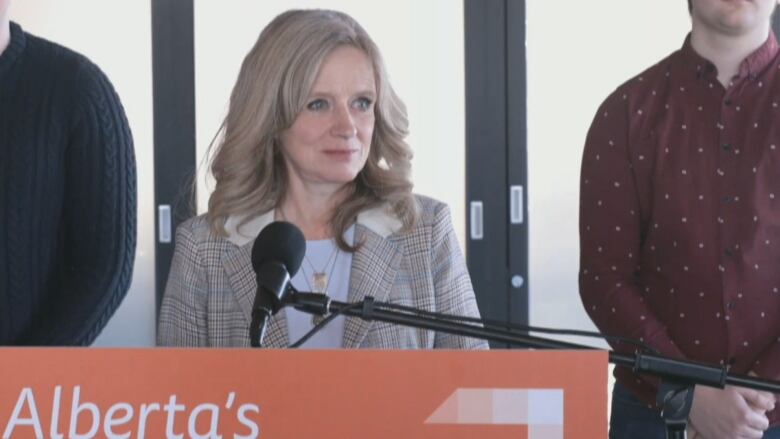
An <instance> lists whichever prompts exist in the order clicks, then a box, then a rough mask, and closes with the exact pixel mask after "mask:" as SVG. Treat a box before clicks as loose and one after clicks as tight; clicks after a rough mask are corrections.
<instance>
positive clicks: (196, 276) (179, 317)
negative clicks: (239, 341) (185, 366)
mask: <svg viewBox="0 0 780 439" xmlns="http://www.w3.org/2000/svg"><path fill="white" fill-rule="evenodd" d="M190 224H191V223H190V222H186V223H184V224H182V225H181V226H179V227H178V228H177V230H176V248H175V249H174V253H173V260H172V262H171V270H170V272H169V274H168V283H167V284H166V286H165V294H164V296H163V301H162V306H161V307H160V321H159V326H158V329H157V344H158V345H159V346H190V347H203V346H208V336H207V333H208V328H207V324H208V323H207V322H208V320H207V317H206V316H207V314H208V283H207V281H206V272H205V265H204V264H203V258H202V257H201V255H200V254H199V251H198V245H197V241H196V240H195V236H194V234H193V233H192V230H191V229H190V227H189V226H190Z"/></svg>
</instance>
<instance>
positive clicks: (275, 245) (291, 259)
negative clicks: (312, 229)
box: [252, 221, 306, 277]
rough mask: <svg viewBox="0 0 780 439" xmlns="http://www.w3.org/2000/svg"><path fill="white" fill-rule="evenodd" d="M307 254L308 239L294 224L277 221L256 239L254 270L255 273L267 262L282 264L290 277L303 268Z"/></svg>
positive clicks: (253, 249)
mask: <svg viewBox="0 0 780 439" xmlns="http://www.w3.org/2000/svg"><path fill="white" fill-rule="evenodd" d="M305 253H306V238H304V237H303V233H302V232H301V230H300V229H299V228H298V227H296V226H295V225H294V224H291V223H288V222H284V221H275V222H273V223H271V224H269V225H267V226H266V227H265V228H264V229H263V230H261V231H260V233H259V234H258V235H257V239H255V243H254V245H253V246H252V268H253V269H254V270H255V273H256V272H257V271H258V270H259V269H260V267H262V266H263V264H264V263H265V262H267V261H276V262H281V263H282V264H284V266H285V267H286V268H287V272H288V273H289V274H290V277H293V276H295V273H297V272H298V269H299V268H301V262H302V261H303V255H304V254H305Z"/></svg>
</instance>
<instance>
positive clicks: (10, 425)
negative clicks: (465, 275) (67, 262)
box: [0, 348, 607, 439]
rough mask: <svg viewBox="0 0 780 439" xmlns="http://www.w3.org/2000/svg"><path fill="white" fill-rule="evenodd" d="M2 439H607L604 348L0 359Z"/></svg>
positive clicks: (1, 354)
mask: <svg viewBox="0 0 780 439" xmlns="http://www.w3.org/2000/svg"><path fill="white" fill-rule="evenodd" d="M0 376H2V381H0V431H2V438H35V437H43V438H52V439H61V438H74V439H77V438H93V437H106V438H150V439H160V438H171V439H183V438H210V439H241V438H339V439H341V438H371V439H383V438H388V439H389V438H393V439H397V438H432V439H436V438H441V439H444V438H447V439H453V438H455V439H457V438H464V439H465V438H476V437H479V438H513V439H523V438H528V439H558V438H586V439H591V438H593V439H597V438H606V437H607V353H606V352H604V351H519V350H514V351H482V352H477V351H379V350H321V351H317V350H250V349H162V348H158V349H98V348H2V349H0Z"/></svg>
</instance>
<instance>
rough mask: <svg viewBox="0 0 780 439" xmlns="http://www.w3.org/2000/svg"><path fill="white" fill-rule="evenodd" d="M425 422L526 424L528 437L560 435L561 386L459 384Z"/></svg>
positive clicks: (559, 438)
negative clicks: (475, 386)
mask: <svg viewBox="0 0 780 439" xmlns="http://www.w3.org/2000/svg"><path fill="white" fill-rule="evenodd" d="M425 423H426V424H483V425H485V424H487V425H527V426H528V439H563V389H490V388H488V389H463V388H458V389H456V390H455V391H454V392H452V394H451V395H450V396H449V397H448V398H447V399H446V400H444V402H443V403H442V404H441V405H440V406H439V407H437V408H436V410H434V411H433V414H431V415H430V416H429V417H428V419H426V420H425Z"/></svg>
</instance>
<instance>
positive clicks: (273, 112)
mask: <svg viewBox="0 0 780 439" xmlns="http://www.w3.org/2000/svg"><path fill="white" fill-rule="evenodd" d="M406 135H407V118H406V109H405V107H404V104H403V103H402V102H401V100H400V99H399V98H398V97H397V96H396V94H395V92H394V91H393V89H392V88H391V86H390V84H389V83H388V81H387V74H386V72H385V68H384V63H383V61H382V58H381V56H380V54H379V50H378V49H377V47H376V45H375V44H374V42H373V41H372V40H371V38H370V37H369V36H368V34H366V32H365V30H363V28H362V27H360V25H359V24H358V23H357V22H355V21H354V20H353V19H352V18H351V17H349V16H347V15H345V14H343V13H340V12H334V11H324V10H305V11H304V10H298V11H288V12H285V13H283V14H282V15H280V16H278V17H276V18H275V19H274V20H273V21H272V22H271V23H270V24H269V25H268V26H267V27H266V28H265V29H264V30H263V32H262V33H261V34H260V37H259V39H258V40H257V43H256V44H255V46H254V47H253V48H252V50H251V51H250V52H249V54H248V55H247V56H246V58H245V59H244V62H243V64H242V67H241V71H240V73H239V77H238V80H237V83H236V85H235V87H234V89H233V92H232V95H231V99H230V106H229V110H228V114H227V117H226V118H225V121H224V122H223V125H222V138H221V140H220V141H219V142H218V146H217V149H216V152H215V155H214V157H213V160H212V164H211V170H212V173H213V175H214V178H215V180H216V187H215V190H214V192H213V193H212V194H211V197H210V199H209V210H208V213H207V214H205V215H203V216H199V217H197V218H193V219H191V220H189V221H187V222H185V223H184V224H182V225H181V226H180V227H179V230H178V231H177V239H176V251H175V255H174V259H173V264H172V267H171V273H170V276H169V278H168V285H167V288H166V291H165V297H164V299H163V305H162V309H161V311H160V327H159V340H158V342H159V344H161V345H186V346H248V345H249V329H248V328H249V322H250V311H251V306H252V301H253V299H254V296H255V290H256V284H255V275H254V272H253V271H252V267H251V263H250V252H251V247H252V244H253V241H254V238H255V237H256V236H257V234H258V232H259V231H260V230H262V229H263V228H264V227H265V226H266V225H268V224H269V223H271V222H273V221H279V220H283V221H289V222H291V223H293V224H295V225H297V226H298V227H299V228H300V229H301V231H302V232H303V234H304V236H305V238H306V241H307V242H306V245H307V249H306V257H305V258H304V261H303V264H302V266H301V269H300V270H299V272H298V273H297V274H296V275H295V277H294V278H293V279H292V283H293V285H294V286H295V287H296V288H297V289H299V290H301V291H319V292H323V293H327V294H329V295H330V296H331V297H332V298H333V299H334V300H340V301H357V300H361V299H362V298H363V297H364V296H366V295H370V296H373V297H374V298H375V299H376V300H379V301H388V302H393V303H399V304H403V305H407V306H414V307H417V308H422V309H426V310H430V311H436V312H443V313H449V314H457V315H466V316H472V317H477V316H478V315H479V313H478V310H477V306H476V301H475V298H474V292H473V290H472V287H471V281H470V279H469V276H468V272H467V270H466V266H465V263H464V260H463V257H462V255H461V254H460V251H459V247H458V244H457V241H456V239H455V234H454V232H453V230H452V225H451V223H450V218H449V212H448V209H447V207H446V206H445V205H443V204H442V203H439V202H437V201H434V200H431V199H428V198H424V197H420V196H414V195H412V192H411V188H412V184H411V182H410V181H409V173H410V160H411V156H412V152H411V150H410V148H409V146H408V145H407V144H406V143H405V142H404V140H403V139H404V137H405V136H406ZM313 323H314V322H313V321H312V318H311V317H309V316H307V315H304V314H302V313H300V312H298V311H296V310H293V309H290V308H287V309H283V310H282V311H280V312H279V313H278V314H277V315H275V316H274V318H273V319H271V321H270V322H269V325H268V329H267V333H266V337H265V340H264V345H265V346H266V347H284V346H287V345H288V344H289V343H290V342H291V341H295V340H297V339H298V338H299V337H300V336H301V335H303V334H304V333H306V332H307V331H308V330H309V329H310V328H311V327H312V324H313ZM304 346H307V347H346V348H353V347H371V348H434V347H446V348H486V347H487V344H486V343H485V342H482V341H479V340H474V339H469V338H464V337H458V336H450V335H447V334H443V333H434V332H433V331H425V330H419V329H414V328H406V327H401V326H398V325H391V324H386V323H381V322H366V321H363V320H361V319H358V318H347V319H345V318H344V317H339V318H337V319H335V320H334V321H333V322H331V324H329V325H328V326H326V327H325V329H324V330H323V331H321V332H320V333H318V334H317V335H316V336H315V337H313V338H312V339H310V340H309V342H307V344H306V345H304Z"/></svg>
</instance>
